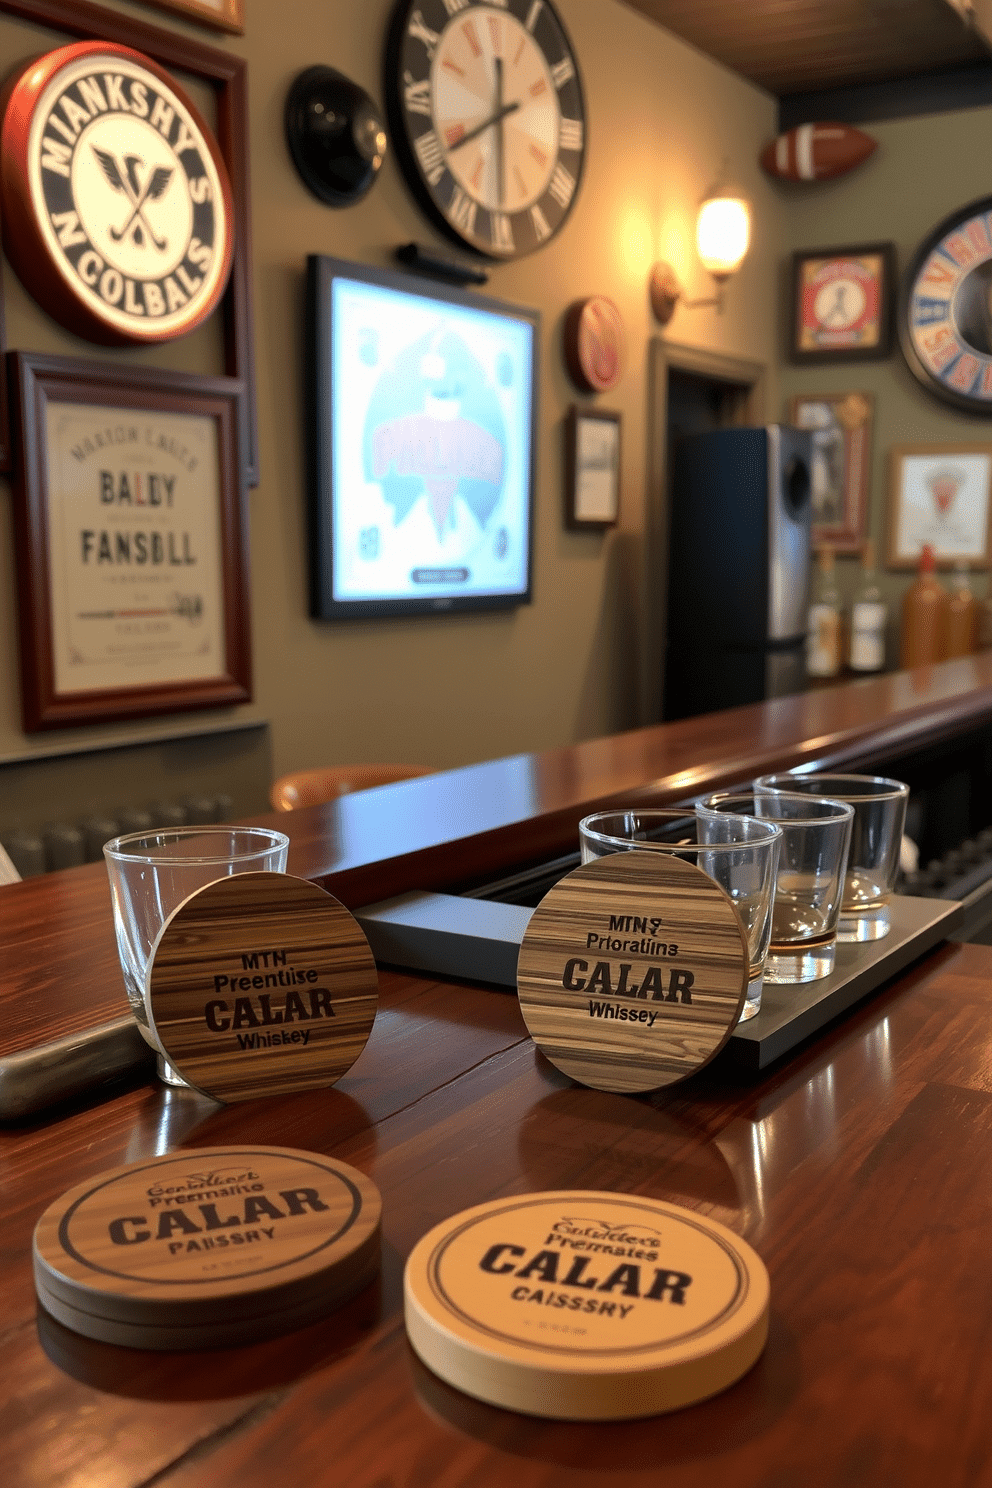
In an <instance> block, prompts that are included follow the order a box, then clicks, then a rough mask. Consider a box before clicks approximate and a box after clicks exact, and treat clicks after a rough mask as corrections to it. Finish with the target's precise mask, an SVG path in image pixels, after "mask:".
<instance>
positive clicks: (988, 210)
mask: <svg viewBox="0 0 992 1488" xmlns="http://www.w3.org/2000/svg"><path fill="white" fill-rule="evenodd" d="M990 291H992V196H986V197H982V198H981V200H979V201H974V202H971V203H969V205H968V206H966V207H960V208H959V209H958V210H957V211H956V212H952V213H951V215H950V216H949V217H945V218H944V220H943V222H941V223H939V224H938V225H937V226H936V227H935V228H934V230H933V232H932V233H930V235H929V237H927V238H926V239H925V240H924V242H923V243H922V244H921V245H920V247H919V249H918V250H917V253H916V256H915V258H914V259H913V262H912V264H911V265H910V268H909V271H908V273H907V275H906V279H905V282H904V284H903V289H902V297H901V300H900V305H899V338H900V342H901V344H902V349H903V354H904V356H905V358H906V361H907V362H908V364H909V368H910V371H911V372H912V373H913V374H914V376H915V377H917V378H918V379H919V381H920V382H921V383H922V384H923V386H924V387H925V388H926V390H927V391H928V392H930V393H933V394H934V395H935V396H936V397H938V398H941V399H942V400H943V401H944V402H945V403H953V404H954V405H955V406H956V407H958V408H960V409H963V410H964V411H965V412H967V413H973V414H979V415H981V416H983V417H986V418H988V417H992V307H990Z"/></svg>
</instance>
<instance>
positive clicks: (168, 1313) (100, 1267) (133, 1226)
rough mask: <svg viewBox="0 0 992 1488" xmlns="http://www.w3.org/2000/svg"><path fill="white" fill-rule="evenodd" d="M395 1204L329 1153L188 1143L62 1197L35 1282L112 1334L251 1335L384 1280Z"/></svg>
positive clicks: (83, 1328)
mask: <svg viewBox="0 0 992 1488" xmlns="http://www.w3.org/2000/svg"><path fill="white" fill-rule="evenodd" d="M381 1207H382V1206H381V1200H380V1198H379V1192H378V1190H377V1189H376V1187H375V1185H374V1184H373V1183H372V1182H371V1181H370V1180H369V1179H368V1178H366V1177H365V1176H364V1174H362V1173H360V1172H358V1171H357V1169H355V1168H351V1167H349V1166H348V1165H347V1164H346V1163H342V1162H336V1161H335V1160H334V1159H332V1158H329V1157H323V1156H321V1155H320V1154H319V1153H313V1152H301V1151H297V1150H296V1149H295V1148H289V1147H222V1148H210V1149H197V1150H192V1151H188V1152H186V1151H184V1152H176V1153H172V1154H170V1155H168V1156H165V1157H158V1158H153V1159H151V1160H150V1161H148V1162H141V1163H130V1164H128V1166H127V1167H123V1168H116V1169H114V1170H112V1171H111V1172H108V1173H103V1174H100V1175H99V1176H98V1177H96V1178H92V1179H89V1180H87V1182H85V1183H81V1184H79V1185H78V1186H77V1187H75V1188H73V1189H70V1190H69V1191H68V1193H65V1194H63V1195H62V1197H61V1198H59V1199H57V1200H56V1201H55V1203H53V1204H51V1205H49V1207H48V1209H46V1210H45V1212H44V1214H43V1215H42V1216H41V1218H40V1220H39V1221H38V1224H37V1226H36V1228H35V1233H34V1276H35V1287H36V1290H37V1292H38V1298H39V1301H40V1302H41V1304H42V1306H43V1307H45V1308H46V1309H47V1310H48V1311H49V1312H51V1313H52V1314H53V1316H55V1317H57V1318H58V1319H59V1320H60V1321H61V1322H64V1323H65V1324H66V1325H67V1326H68V1327H71V1328H74V1329H75V1330H76V1331H77V1332H80V1333H85V1334H86V1335H87V1336H89V1337H91V1338H99V1339H102V1340H104V1341H106V1342H109V1343H126V1344H129V1345H130V1346H132V1347H135V1348H156V1349H170V1348H180V1349H181V1348H221V1347H227V1346H229V1345H231V1344H239V1343H247V1342H251V1341H253V1340H255V1339H258V1338H263V1337H272V1336H274V1335H275V1334H277V1333H282V1332H288V1331H289V1330H290V1329H292V1328H296V1327H300V1326H301V1325H302V1324H303V1323H306V1322H312V1321H315V1320H316V1319H318V1318H320V1317H324V1316H326V1315H327V1313H329V1312H332V1311H333V1310H334V1309H335V1308H337V1307H340V1306H341V1305H342V1304H343V1303H344V1302H346V1301H347V1300H348V1299H349V1298H350V1297H352V1296H353V1295H354V1294H355V1293H356V1292H357V1291H359V1290H360V1289H361V1288H362V1287H364V1286H366V1285H367V1284H368V1283H369V1282H370V1281H371V1280H372V1278H373V1277H374V1276H375V1274H376V1272H377V1270H378V1264H379V1221H380V1213H381Z"/></svg>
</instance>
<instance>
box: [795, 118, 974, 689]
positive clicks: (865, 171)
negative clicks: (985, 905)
mask: <svg viewBox="0 0 992 1488" xmlns="http://www.w3.org/2000/svg"><path fill="white" fill-rule="evenodd" d="M863 127H864V128H865V130H866V131H867V132H868V133H869V134H870V135H872V137H873V138H874V139H876V140H877V141H878V149H877V150H876V152H875V154H874V155H873V156H871V158H870V159H869V160H868V161H867V163H866V164H865V165H863V166H862V167H861V168H860V169H858V170H856V171H854V172H852V173H851V174H850V175H848V176H843V177H841V178H840V179H838V180H836V181H825V182H821V183H819V184H816V185H812V186H808V187H799V186H796V187H780V188H779V190H780V192H781V196H782V200H783V202H784V203H785V206H786V234H787V239H786V247H787V248H788V249H789V250H790V251H791V250H793V249H796V248H819V247H830V246H831V245H836V246H838V247H843V246H846V245H850V244H855V243H872V242H882V241H886V242H892V243H894V244H895V246H896V257H897V261H898V272H899V277H900V279H901V278H902V276H903V275H904V274H905V272H906V269H907V268H908V266H909V264H910V263H911V261H912V259H913V257H914V255H915V253H916V250H917V248H918V246H919V244H920V243H921V241H922V240H923V239H924V238H925V237H926V236H927V235H928V234H929V233H930V231H931V229H932V228H934V227H935V226H936V225H937V223H938V222H939V221H941V219H942V218H944V217H946V216H947V215H948V214H949V213H951V212H953V211H955V210H956V209H957V208H958V207H962V206H965V205H966V204H967V203H968V202H971V201H974V200H976V198H978V197H980V196H986V195H988V193H989V175H988V163H987V151H986V147H985V146H986V140H987V137H988V129H989V113H988V110H986V109H967V110H961V111H959V112H955V113H948V114H935V115H930V116H926V117H923V118H916V119H896V120H889V121H886V122H884V123H878V124H875V123H872V124H866V125H864V126H863ZM788 264H789V254H788V253H785V254H783V258H782V264H781V274H782V302H783V304H785V302H786V297H787V289H786V277H787V273H788ZM780 386H781V393H782V407H781V409H780V412H781V413H782V414H783V415H784V413H785V403H786V400H787V399H788V398H789V397H790V396H791V395H792V394H794V393H815V392H838V391H841V390H846V389H857V390H861V389H863V390H867V391H868V392H871V393H873V394H874V397H875V431H874V446H873V453H872V466H871V496H870V502H871V506H870V513H869V529H870V532H871V535H872V536H873V537H874V538H875V542H876V548H877V550H878V553H879V557H880V568H881V557H882V554H883V553H884V546H885V539H886V506H887V499H888V477H889V451H890V449H891V448H892V447H893V446H894V445H902V444H929V443H934V444H953V443H955V442H964V443H970V442H973V441H978V440H983V439H988V440H989V441H990V443H992V424H990V421H989V420H988V419H987V418H981V417H969V416H968V415H965V414H963V413H958V412H957V411H956V410H955V409H954V408H952V407H951V406H950V405H948V404H945V403H942V402H940V401H939V400H938V399H937V398H935V397H933V396H932V395H931V394H929V393H928V392H926V391H925V389H924V388H923V387H922V386H921V385H920V383H919V382H917V380H916V378H915V377H914V376H913V375H912V373H911V372H910V371H909V369H908V367H907V366H906V363H905V361H904V359H903V356H902V353H901V352H900V351H899V350H898V348H897V347H895V348H894V349H893V352H892V355H891V356H890V357H889V358H888V359H887V360H885V361H877V362H862V363H857V362H838V363H837V365H836V366H826V367H795V366H790V365H788V363H786V364H785V365H784V366H783V368H782V371H781V373H780ZM837 567H838V576H839V587H840V588H841V590H842V593H844V594H845V595H850V593H851V592H852V590H853V588H854V586H855V585H856V582H857V562H856V560H854V559H846V560H841V561H840V562H838V565H837ZM909 583H910V578H909V577H908V576H907V575H905V574H904V573H892V574H886V575H883V579H882V585H883V588H884V589H885V591H886V594H887V597H888V599H889V604H890V616H889V662H890V665H893V666H894V665H896V664H897V657H898V641H897V628H898V617H899V606H900V602H901V596H902V594H903V592H904V590H905V589H906V587H907V586H908V584H909ZM986 586H987V579H986V577H985V576H984V575H976V576H975V577H974V580H973V587H974V589H975V592H976V594H979V595H982V594H984V593H985V591H986Z"/></svg>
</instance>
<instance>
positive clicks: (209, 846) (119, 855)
mask: <svg viewBox="0 0 992 1488" xmlns="http://www.w3.org/2000/svg"><path fill="white" fill-rule="evenodd" d="M288 849H289V838H288V837H287V836H286V835H285V833H284V832H272V831H269V829H268V828H267V827H230V826H216V827H168V828H163V829H162V830H161V831H157V832H156V831H151V832H129V833H128V834H127V835H126V836H124V837H115V838H113V840H112V841H110V842H108V843H106V844H105V846H104V849H103V854H104V857H105V858H106V860H107V873H108V875H109V878H110V896H111V899H112V900H113V905H114V929H115V931H116V932H117V953H118V955H119V957H120V962H121V970H122V971H123V973H124V988H125V991H126V992H127V1000H128V1002H129V1003H130V1004H131V1011H132V1012H133V1013H134V1017H135V1021H136V1022H137V1024H138V1028H139V1030H140V1032H141V1034H142V1036H143V1038H144V1039H145V1040H146V1042H147V1043H149V1044H150V1045H151V1046H152V1048H153V1049H154V1050H155V1053H156V1056H157V1065H158V1073H159V1078H160V1079H161V1080H162V1081H164V1083H165V1084H166V1085H179V1086H185V1085H186V1081H185V1080H184V1079H183V1078H182V1076H181V1075H180V1074H179V1072H178V1071H177V1070H175V1069H174V1068H173V1067H172V1065H171V1064H170V1063H169V1061H168V1059H167V1058H166V1057H165V1054H164V1052H163V1050H162V1048H161V1047H160V1045H159V1044H158V1042H157V1041H156V1039H155V1036H154V1034H153V1033H152V1031H151V1028H150V1026H149V1020H148V1008H147V1006H146V1003H145V990H146V983H147V978H148V962H149V959H150V957H151V951H152V946H153V945H154V943H155V938H156V936H157V935H158V933H159V931H160V930H161V928H162V926H163V925H164V923H165V921H166V920H167V919H168V917H169V915H170V914H171V913H172V911H173V910H174V909H176V908H177V906H178V905H180V904H182V903H183V901H184V900H185V899H188V898H189V896H190V895H191V894H194V893H195V892H196V890H197V889H202V888H205V887H206V885H207V884H209V883H214V882H216V880H217V879H219V878H227V877H230V876H231V875H232V874H235V873H285V871H286V855H287V852H288Z"/></svg>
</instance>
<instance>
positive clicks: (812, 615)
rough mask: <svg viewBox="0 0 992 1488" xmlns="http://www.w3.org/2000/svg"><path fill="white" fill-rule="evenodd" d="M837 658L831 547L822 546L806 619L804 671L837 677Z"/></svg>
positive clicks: (836, 606) (837, 622)
mask: <svg viewBox="0 0 992 1488" xmlns="http://www.w3.org/2000/svg"><path fill="white" fill-rule="evenodd" d="M840 661H841V646H840V595H839V594H838V592H837V583H836V580H835V578H834V550H833V548H821V549H820V557H819V568H818V570H817V580H816V589H815V594H814V599H813V603H812V604H811V605H810V607H809V615H808V618H807V623H806V671H807V672H808V674H809V675H810V676H811V677H836V676H837V673H838V672H839V671H840Z"/></svg>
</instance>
